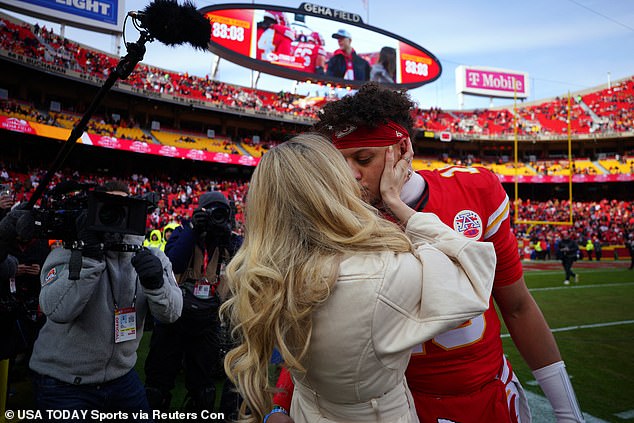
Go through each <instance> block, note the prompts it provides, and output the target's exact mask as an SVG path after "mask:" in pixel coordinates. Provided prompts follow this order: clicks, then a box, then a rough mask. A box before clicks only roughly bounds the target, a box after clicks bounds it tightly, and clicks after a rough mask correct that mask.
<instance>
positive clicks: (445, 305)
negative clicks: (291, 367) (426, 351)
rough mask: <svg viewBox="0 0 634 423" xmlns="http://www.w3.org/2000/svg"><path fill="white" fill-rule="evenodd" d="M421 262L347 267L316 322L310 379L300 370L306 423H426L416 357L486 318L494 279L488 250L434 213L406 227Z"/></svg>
mask: <svg viewBox="0 0 634 423" xmlns="http://www.w3.org/2000/svg"><path fill="white" fill-rule="evenodd" d="M406 234H407V236H408V237H409V238H410V239H411V240H412V242H413V243H414V245H415V246H416V251H417V253H418V257H417V256H415V255H413V254H410V253H403V254H394V253H387V252H386V253H372V254H357V255H353V256H350V257H348V258H346V259H345V260H344V261H343V262H342V263H341V266H340V275H339V278H338V280H337V282H336V284H335V286H334V289H333V292H332V294H331V296H330V297H329V298H328V300H327V301H326V302H325V303H324V304H323V305H322V306H320V307H319V308H318V309H317V310H316V311H315V313H314V314H313V334H312V337H311V340H310V347H309V351H308V355H307V359H305V360H304V362H303V364H304V366H305V368H306V369H307V372H306V373H299V372H296V371H292V372H291V374H292V377H293V381H294V383H295V391H294V393H293V400H292V405H291V417H292V418H293V419H294V420H295V423H303V422H351V421H356V422H399V423H401V422H403V423H404V422H418V418H417V417H416V410H415V408H414V402H413V400H412V398H411V394H410V392H409V389H408V388H407V384H406V381H405V376H404V373H405V368H406V367H407V364H408V362H409V358H410V353H411V349H412V347H413V346H415V345H416V344H420V343H421V342H424V341H426V340H429V339H431V338H433V337H434V336H436V335H438V334H440V333H443V332H446V331H447V330H449V329H452V328H455V327H456V326H458V325H460V324H462V323H464V322H465V321H467V320H469V319H471V318H473V317H475V316H477V315H479V314H481V313H482V312H484V311H485V310H486V309H487V308H488V305H489V297H490V294H491V288H492V285H493V277H494V272H495V262H496V259H495V251H494V249H493V245H492V244H491V243H487V242H476V241H471V240H468V239H467V238H464V237H462V236H461V235H458V233H456V232H455V231H453V230H452V229H450V228H449V227H448V226H446V225H445V224H444V223H442V222H441V221H440V219H438V217H437V216H436V215H433V214H430V213H416V214H415V215H413V216H412V217H411V218H410V219H409V221H408V223H407V227H406Z"/></svg>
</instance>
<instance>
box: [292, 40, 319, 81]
mask: <svg viewBox="0 0 634 423" xmlns="http://www.w3.org/2000/svg"><path fill="white" fill-rule="evenodd" d="M293 55H294V56H295V57H297V58H301V60H300V62H301V63H302V65H303V66H304V71H305V72H310V73H315V65H316V63H317V58H318V57H319V56H324V57H326V50H325V49H324V47H323V46H320V45H317V44H315V43H307V42H303V41H300V42H298V43H297V45H296V46H295V50H294V51H293Z"/></svg>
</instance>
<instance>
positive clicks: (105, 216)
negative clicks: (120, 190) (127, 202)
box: [99, 204, 126, 227]
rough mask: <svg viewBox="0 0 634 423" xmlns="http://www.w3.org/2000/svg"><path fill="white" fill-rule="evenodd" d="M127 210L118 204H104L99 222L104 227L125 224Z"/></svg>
mask: <svg viewBox="0 0 634 423" xmlns="http://www.w3.org/2000/svg"><path fill="white" fill-rule="evenodd" d="M125 217H126V209H125V207H123V206H121V205H117V204H104V205H103V207H101V209H100V210H99V221H100V222H101V224H102V225H104V226H114V227H117V226H120V225H121V224H122V223H123V222H125Z"/></svg>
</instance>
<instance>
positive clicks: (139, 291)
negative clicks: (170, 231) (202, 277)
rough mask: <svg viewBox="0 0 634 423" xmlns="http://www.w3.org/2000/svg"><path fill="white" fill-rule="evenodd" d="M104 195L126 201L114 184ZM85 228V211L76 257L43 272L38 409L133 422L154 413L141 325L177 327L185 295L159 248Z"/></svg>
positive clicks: (53, 262) (62, 257)
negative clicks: (142, 360) (140, 359)
mask: <svg viewBox="0 0 634 423" xmlns="http://www.w3.org/2000/svg"><path fill="white" fill-rule="evenodd" d="M99 190H101V191H105V192H106V193H108V194H111V196H108V197H110V198H115V197H114V195H119V196H127V195H128V187H127V185H126V184H124V183H121V182H117V181H114V182H108V183H106V184H105V185H104V186H103V187H100V189H99ZM110 201H112V200H110ZM88 221H89V218H88V213H87V212H86V211H84V212H83V213H82V214H81V215H80V216H79V217H78V219H77V238H78V240H79V241H80V242H79V243H78V244H79V250H78V249H74V250H70V249H67V248H56V249H54V250H53V251H51V253H50V254H49V255H48V257H47V259H46V262H45V263H44V266H43V268H42V274H41V284H42V289H41V293H40V306H41V309H42V311H43V312H44V313H45V314H46V316H47V321H46V323H45V324H44V327H43V328H42V330H41V331H40V335H39V337H38V339H37V341H36V342H35V347H34V349H33V356H32V357H31V362H30V367H31V369H32V370H33V371H34V372H35V374H34V386H35V395H36V405H37V407H38V409H40V410H46V409H49V410H50V409H55V410H62V409H64V410H99V411H104V412H106V411H107V412H117V411H120V412H126V413H128V415H129V417H132V414H131V413H132V412H135V413H137V415H138V413H139V411H144V412H147V413H150V409H149V407H148V404H147V398H146V396H145V390H144V389H143V384H142V383H141V381H140V379H139V377H138V376H137V374H136V372H135V371H134V365H135V363H136V360H137V348H138V346H139V342H140V341H141V338H142V336H143V324H144V319H145V316H146V314H147V313H148V311H151V312H152V315H153V316H155V317H156V318H157V319H160V320H162V321H165V322H171V321H175V320H176V319H177V318H178V317H179V316H180V313H181V309H182V296H181V293H180V291H179V290H178V287H177V285H176V280H175V279H174V276H173V272H172V266H171V264H170V262H169V260H168V259H167V257H166V256H165V254H163V253H162V252H161V251H160V250H158V249H143V248H141V244H142V242H143V236H138V235H131V234H130V233H125V234H121V233H111V232H108V231H107V228H106V230H104V231H99V232H98V231H96V230H93V229H89V224H88ZM91 228H92V227H91ZM119 232H120V231H119ZM117 246H118V247H117ZM125 247H130V248H128V249H127V250H126V248H125ZM131 249H132V250H136V251H137V252H136V253H133V252H127V251H130V250H131ZM78 251H80V255H78V254H77V253H78ZM78 259H79V260H78ZM77 270H79V272H78V275H75V272H76V271H77ZM77 277H78V278H77ZM149 415H150V416H151V414H149Z"/></svg>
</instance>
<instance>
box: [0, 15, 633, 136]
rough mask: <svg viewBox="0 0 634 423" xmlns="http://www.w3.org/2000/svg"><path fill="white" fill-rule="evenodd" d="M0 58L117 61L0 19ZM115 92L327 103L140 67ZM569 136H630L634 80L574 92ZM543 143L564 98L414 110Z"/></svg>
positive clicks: (271, 110) (561, 115) (72, 67)
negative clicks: (499, 105)
mask: <svg viewBox="0 0 634 423" xmlns="http://www.w3.org/2000/svg"><path fill="white" fill-rule="evenodd" d="M0 56H1V57H2V58H4V59H8V60H14V61H19V62H22V63H26V64H28V65H31V66H35V67H39V68H41V69H45V70H46V71H48V72H56V73H60V74H63V75H65V76H67V77H77V78H79V79H81V80H82V81H85V82H89V83H93V84H98V83H99V82H103V80H105V78H107V75H108V72H109V70H110V69H111V68H112V67H113V66H115V65H116V64H117V62H118V58H117V57H114V56H112V55H109V54H106V53H104V52H101V51H98V50H95V49H91V48H90V47H88V46H85V45H82V44H80V43H78V42H75V41H71V40H68V39H62V38H61V37H60V36H59V35H57V34H54V33H53V32H52V31H49V30H47V29H46V28H44V27H39V26H38V25H35V26H32V25H30V24H28V23H25V22H21V21H19V20H17V19H15V18H12V17H9V16H7V15H2V14H0ZM117 85H118V87H117V89H120V90H124V91H128V92H131V93H134V94H140V95H148V96H151V97H154V98H159V99H161V100H164V101H168V102H177V103H181V104H183V103H184V104H189V105H193V106H196V107H202V108H209V109H212V110H213V109H221V110H227V111H229V112H235V113H247V114H249V115H253V116H257V117H260V118H268V119H276V120H281V121H285V120H286V121H291V122H298V123H304V124H310V123H312V121H313V120H314V117H315V113H316V111H317V110H318V108H319V106H320V105H321V104H322V103H323V102H325V101H328V99H327V98H305V97H302V96H297V95H292V94H289V93H272V92H267V91H263V90H254V89H251V88H246V87H240V86H237V85H231V84H226V83H222V82H218V81H214V80H212V79H210V78H209V76H206V77H205V78H201V77H197V76H194V75H189V74H187V73H178V72H173V71H170V70H166V69H159V68H156V67H152V66H149V65H146V64H143V63H141V64H139V65H138V66H137V68H136V69H135V71H134V72H133V73H132V75H131V76H130V77H129V78H128V79H126V80H124V81H119V82H118V84H117ZM570 106H571V110H570V115H571V120H570V123H571V130H572V133H573V136H574V137H577V138H581V139H583V138H590V137H615V136H619V135H627V136H632V134H634V76H633V77H630V78H627V79H625V80H622V81H618V82H616V83H615V84H614V85H612V86H611V87H609V88H608V87H598V88H597V89H596V90H594V91H592V92H589V93H587V92H586V93H584V94H581V93H576V94H573V98H572V101H571V104H570ZM516 122H517V127H518V135H519V137H520V139H532V140H535V139H537V140H548V139H553V138H560V137H562V136H567V132H568V123H567V122H568V99H567V98H556V99H553V100H547V101H543V102H541V103H539V104H533V105H530V106H528V105H527V106H521V107H519V108H518V109H517V110H513V109H512V108H507V109H497V110H472V111H459V112H458V111H443V110H436V109H431V110H417V112H416V126H417V128H419V129H421V130H423V131H434V132H442V131H448V132H451V133H452V134H454V138H457V139H482V138H493V139H495V138H498V139H508V138H509V137H511V136H513V135H514V130H515V124H516Z"/></svg>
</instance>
